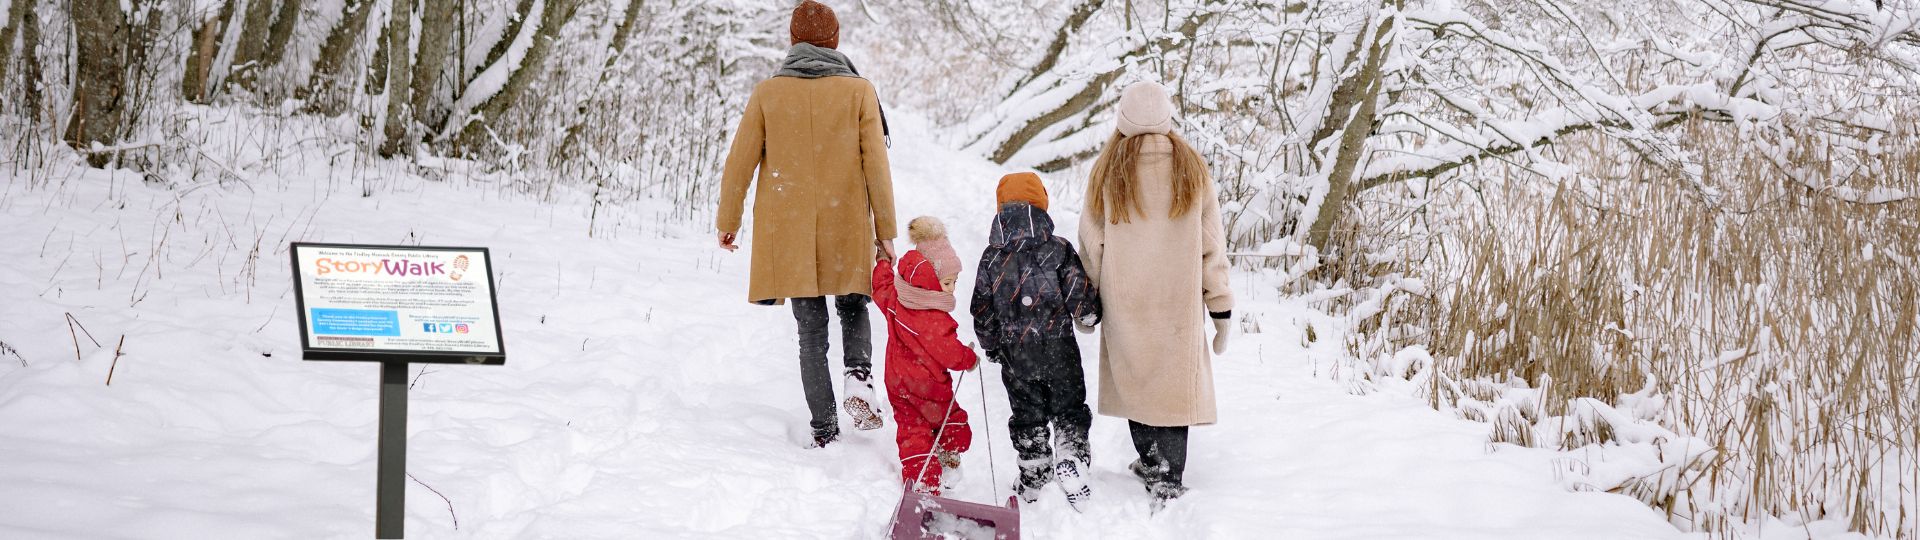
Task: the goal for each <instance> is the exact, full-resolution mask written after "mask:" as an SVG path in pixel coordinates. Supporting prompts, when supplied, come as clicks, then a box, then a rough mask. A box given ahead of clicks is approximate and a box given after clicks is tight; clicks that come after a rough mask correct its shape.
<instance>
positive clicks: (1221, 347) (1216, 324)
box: [1213, 318, 1233, 354]
mask: <svg viewBox="0 0 1920 540" xmlns="http://www.w3.org/2000/svg"><path fill="white" fill-rule="evenodd" d="M1213 330H1214V331H1213V354H1226V353H1227V334H1229V333H1231V330H1233V319H1232V318H1226V319H1214V320H1213Z"/></svg>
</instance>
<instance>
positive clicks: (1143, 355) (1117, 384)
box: [1080, 134, 1233, 427]
mask: <svg viewBox="0 0 1920 540" xmlns="http://www.w3.org/2000/svg"><path fill="white" fill-rule="evenodd" d="M1137 136H1139V137H1148V138H1149V139H1147V140H1145V141H1143V143H1144V144H1143V146H1142V147H1141V155H1140V158H1139V159H1140V161H1139V163H1138V164H1137V167H1138V168H1139V169H1138V173H1137V174H1139V177H1138V179H1139V180H1140V181H1139V182H1137V183H1136V184H1135V185H1136V187H1137V188H1138V189H1139V190H1140V192H1139V193H1138V194H1137V197H1136V198H1135V201H1137V202H1138V203H1139V204H1140V209H1142V210H1144V211H1143V212H1140V213H1137V214H1135V216H1134V217H1133V219H1132V221H1130V222H1127V223H1119V224H1114V223H1109V222H1108V220H1107V219H1105V218H1104V217H1103V216H1096V215H1092V213H1090V212H1089V213H1086V214H1083V215H1082V216H1081V218H1080V245H1081V253H1080V256H1081V261H1082V263H1083V264H1084V265H1085V266H1086V268H1087V274H1088V276H1089V278H1090V279H1091V280H1092V281H1093V283H1094V284H1095V285H1096V286H1098V287H1099V290H1100V298H1101V307H1102V309H1103V310H1104V317H1103V318H1102V319H1101V331H1100V404H1099V405H1100V406H1099V411H1100V414H1103V415H1107V416H1116V417H1121V418H1126V419H1129V420H1133V421H1135V422H1139V423H1142V424H1146V425H1150V426H1162V427H1172V426H1193V425H1204V424H1212V423H1214V422H1215V420H1216V417H1217V412H1216V409H1215V406H1214V396H1213V361H1212V357H1211V355H1210V353H1209V350H1208V348H1207V344H1208V340H1207V334H1206V330H1205V329H1206V327H1207V326H1209V323H1208V318H1207V317H1208V312H1216V313H1218V312H1228V311H1231V310H1232V309H1233V293H1232V291H1231V290H1230V289H1229V286H1228V283H1227V276H1228V271H1227V267H1228V266H1227V254H1226V247H1227V244H1226V235H1225V231H1224V227H1223V224H1222V223H1221V220H1220V203H1219V198H1218V194H1217V192H1216V189H1215V188H1214V186H1213V183H1212V182H1211V181H1209V182H1207V184H1206V193H1205V195H1204V196H1202V197H1201V198H1200V201H1199V203H1198V204H1199V206H1198V207H1197V208H1196V209H1195V210H1196V211H1193V212H1188V213H1187V214H1186V215H1184V216H1181V217H1179V218H1170V217H1168V215H1167V214H1168V212H1167V209H1168V208H1170V207H1171V203H1172V199H1173V181H1172V176H1173V142H1172V141H1171V140H1169V139H1168V138H1167V137H1166V136H1165V135H1157V134H1146V135H1137ZM1087 196H1088V197H1089V200H1091V198H1092V197H1095V196H1098V194H1094V193H1088V195H1087Z"/></svg>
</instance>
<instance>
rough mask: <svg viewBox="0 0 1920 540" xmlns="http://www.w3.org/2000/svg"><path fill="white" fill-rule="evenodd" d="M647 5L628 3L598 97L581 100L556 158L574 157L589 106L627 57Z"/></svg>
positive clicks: (596, 88)
mask: <svg viewBox="0 0 1920 540" xmlns="http://www.w3.org/2000/svg"><path fill="white" fill-rule="evenodd" d="M646 4H647V1H646V0H632V1H631V2H627V11H626V13H625V14H623V15H621V17H620V26H619V27H618V28H615V29H614V30H613V41H612V42H611V43H610V44H609V45H608V47H607V49H608V51H610V52H609V53H608V54H607V60H606V61H605V62H602V63H601V64H600V81H599V82H598V83H595V84H594V86H593V88H594V91H595V94H596V95H595V96H590V97H588V99H583V100H580V108H578V109H575V110H574V112H573V123H572V124H571V125H568V126H567V136H566V138H565V139H562V140H561V141H560V151H559V152H556V153H555V155H556V156H571V155H573V149H574V146H575V145H578V144H579V143H580V129H581V128H582V127H584V126H586V125H587V123H586V118H587V106H588V105H590V104H591V103H592V102H593V100H594V98H596V97H598V95H597V94H598V92H599V89H601V88H605V87H606V86H607V83H608V82H609V81H610V80H611V79H612V78H613V73H614V71H613V68H614V66H615V65H617V64H619V63H620V58H621V57H622V56H624V55H626V52H627V42H628V41H629V40H631V39H632V38H633V30H634V24H635V23H636V22H638V21H639V20H640V9H641V8H643V7H645V6H646Z"/></svg>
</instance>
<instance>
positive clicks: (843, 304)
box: [787, 294, 873, 434]
mask: <svg viewBox="0 0 1920 540" xmlns="http://www.w3.org/2000/svg"><path fill="white" fill-rule="evenodd" d="M869 301H870V300H869V299H868V298H867V296H866V295H863V294H849V295H844V296H835V297H833V306H834V311H836V312H837V313H838V315H839V317H840V338H841V339H840V343H841V347H844V348H845V349H846V350H845V351H842V353H841V362H842V363H843V364H845V365H846V369H847V371H848V372H857V373H860V374H861V375H862V378H866V377H870V376H871V375H869V374H870V373H872V371H873V338H872V336H873V328H872V327H871V326H869V325H868V324H867V302H869ZM787 302H788V303H791V304H793V320H794V322H796V323H799V325H800V384H801V387H802V388H804V389H805V390H806V393H807V409H808V410H809V411H810V412H812V413H813V420H812V421H811V422H808V423H809V424H811V425H812V426H813V432H814V433H815V434H821V433H831V432H834V431H836V430H838V429H839V426H840V422H839V419H838V418H835V415H836V413H837V412H839V408H838V407H836V406H835V403H836V400H835V399H834V397H833V374H832V372H831V371H830V370H829V369H828V368H827V299H826V297H824V296H815V297H812V298H793V299H789V300H788V301H787Z"/></svg>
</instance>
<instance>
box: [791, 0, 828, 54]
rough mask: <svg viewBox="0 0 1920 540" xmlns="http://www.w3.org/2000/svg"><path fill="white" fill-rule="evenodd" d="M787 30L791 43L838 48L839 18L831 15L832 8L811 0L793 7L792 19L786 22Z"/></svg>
mask: <svg viewBox="0 0 1920 540" xmlns="http://www.w3.org/2000/svg"><path fill="white" fill-rule="evenodd" d="M787 32H788V33H790V34H792V37H793V43H811V44H813V45H814V46H815V47H820V48H823V49H838V48H840V20H839V19H838V18H835V17H834V16H833V8H830V7H827V5H826V4H822V3H819V2H815V1H813V0H807V1H806V2H802V3H801V4H800V7H796V8H793V21H792V22H791V23H788V25H787Z"/></svg>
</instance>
